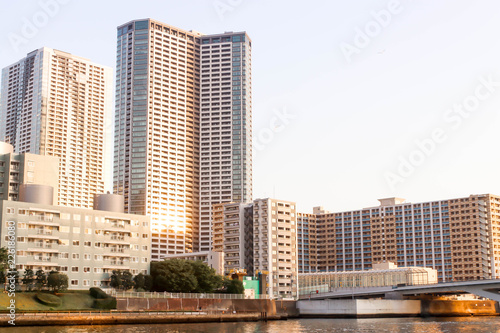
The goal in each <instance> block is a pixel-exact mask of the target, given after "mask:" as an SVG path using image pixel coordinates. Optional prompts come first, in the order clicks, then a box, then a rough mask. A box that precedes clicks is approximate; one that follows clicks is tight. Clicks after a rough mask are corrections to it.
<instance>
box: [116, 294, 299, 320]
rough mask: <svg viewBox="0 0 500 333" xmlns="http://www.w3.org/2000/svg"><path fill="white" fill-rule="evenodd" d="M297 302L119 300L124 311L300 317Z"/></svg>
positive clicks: (179, 299) (167, 299) (182, 299)
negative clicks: (216, 312) (209, 312)
mask: <svg viewBox="0 0 500 333" xmlns="http://www.w3.org/2000/svg"><path fill="white" fill-rule="evenodd" d="M296 304H297V302H295V301H275V300H268V299H205V298H118V299H117V309H118V310H122V311H141V310H146V311H148V310H150V311H199V310H201V311H224V312H226V313H232V312H233V311H236V313H245V312H247V313H250V312H254V313H255V312H256V313H261V312H266V313H267V315H269V316H271V315H281V314H287V315H288V316H290V317H296V316H298V314H299V313H298V310H297V306H296Z"/></svg>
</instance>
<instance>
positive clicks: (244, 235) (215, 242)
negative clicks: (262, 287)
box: [212, 202, 254, 275]
mask: <svg viewBox="0 0 500 333" xmlns="http://www.w3.org/2000/svg"><path fill="white" fill-rule="evenodd" d="M212 216H213V218H212V237H213V239H212V251H215V252H222V253H224V272H225V274H226V275H227V274H229V273H230V272H231V270H236V269H238V270H239V269H245V270H246V272H247V274H248V275H253V274H254V269H253V242H254V240H253V204H251V203H250V204H242V203H234V202H232V203H225V204H223V203H222V204H216V205H214V207H213V210H212Z"/></svg>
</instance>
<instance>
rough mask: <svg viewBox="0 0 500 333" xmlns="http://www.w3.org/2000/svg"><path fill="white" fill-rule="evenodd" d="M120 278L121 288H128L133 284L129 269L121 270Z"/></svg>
mask: <svg viewBox="0 0 500 333" xmlns="http://www.w3.org/2000/svg"><path fill="white" fill-rule="evenodd" d="M121 278H122V289H123V290H129V289H130V288H132V287H133V286H134V281H133V280H132V273H130V272H129V271H123V272H122V276H121Z"/></svg>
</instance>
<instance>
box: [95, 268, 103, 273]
mask: <svg viewBox="0 0 500 333" xmlns="http://www.w3.org/2000/svg"><path fill="white" fill-rule="evenodd" d="M94 273H102V268H101V267H94Z"/></svg>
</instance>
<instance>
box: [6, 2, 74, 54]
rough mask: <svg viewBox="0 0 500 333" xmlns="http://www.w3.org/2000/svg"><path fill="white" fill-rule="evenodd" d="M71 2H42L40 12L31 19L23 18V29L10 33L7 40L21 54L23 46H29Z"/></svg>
mask: <svg viewBox="0 0 500 333" xmlns="http://www.w3.org/2000/svg"><path fill="white" fill-rule="evenodd" d="M69 2H71V0H40V1H38V6H39V8H38V10H37V11H36V12H35V13H34V14H33V15H31V16H30V17H25V16H23V17H22V18H21V22H22V23H21V29H20V30H19V31H18V32H9V33H8V34H7V38H8V39H9V42H10V45H11V46H12V48H13V49H14V51H16V52H19V47H20V46H21V45H24V44H27V43H28V42H29V40H30V39H33V38H35V37H36V36H37V35H38V33H39V32H40V30H41V29H43V28H45V27H46V26H47V25H48V24H49V22H50V20H51V19H52V18H54V17H55V16H57V14H59V12H60V11H61V7H62V6H64V5H66V4H68V3H69Z"/></svg>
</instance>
